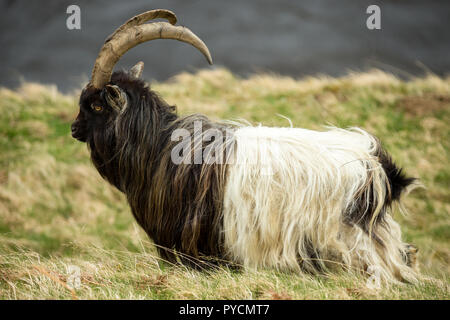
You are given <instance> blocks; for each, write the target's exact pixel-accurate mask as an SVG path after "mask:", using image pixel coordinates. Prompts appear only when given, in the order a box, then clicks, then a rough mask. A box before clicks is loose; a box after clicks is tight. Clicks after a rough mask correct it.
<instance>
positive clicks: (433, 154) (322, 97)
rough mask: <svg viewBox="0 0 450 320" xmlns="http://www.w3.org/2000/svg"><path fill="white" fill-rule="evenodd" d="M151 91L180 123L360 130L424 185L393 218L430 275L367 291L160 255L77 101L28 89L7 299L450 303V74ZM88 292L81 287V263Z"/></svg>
mask: <svg viewBox="0 0 450 320" xmlns="http://www.w3.org/2000/svg"><path fill="white" fill-rule="evenodd" d="M152 87H153V89H155V90H157V91H159V92H160V94H161V95H162V96H163V97H164V98H165V99H166V100H167V101H168V102H169V103H171V104H176V105H177V106H178V108H179V112H180V113H181V114H189V113H193V112H201V113H204V114H206V115H208V116H210V117H211V118H213V119H247V120H249V121H252V122H255V123H256V122H263V123H264V124H266V125H271V126H288V125H289V122H288V121H287V120H286V118H283V117H282V116H286V117H288V118H290V119H291V120H292V122H293V124H294V125H295V126H298V127H305V128H310V129H321V128H322V126H323V125H327V124H328V125H330V124H331V125H336V126H342V127H347V126H359V127H362V128H365V129H367V130H368V131H369V132H371V133H373V134H375V135H377V136H378V137H379V138H380V139H381V140H382V141H383V143H384V145H385V147H386V148H387V149H388V150H389V151H390V153H391V154H392V155H393V157H394V158H395V159H396V161H397V162H398V163H399V164H400V165H402V166H404V167H405V168H406V169H407V172H408V174H410V175H412V176H415V177H419V178H420V179H421V181H422V183H423V184H424V185H425V186H426V189H420V190H417V191H414V192H413V193H412V194H411V195H410V196H409V197H408V198H407V200H406V201H405V206H406V209H407V210H408V211H409V212H410V214H409V215H408V216H406V217H405V216H402V215H400V214H399V213H398V212H395V216H396V219H398V220H399V221H400V222H401V225H402V228H403V232H404V238H405V240H406V241H408V242H412V243H414V244H416V245H417V246H418V247H419V249H420V252H419V253H420V255H419V261H420V266H421V270H422V273H423V274H424V275H425V276H426V279H425V280H424V281H422V282H421V283H420V284H418V285H411V284H403V285H392V286H389V287H384V288H382V289H380V290H373V289H369V288H368V287H367V286H366V285H365V283H366V279H364V278H361V276H359V275H355V274H344V273H342V274H337V275H329V276H314V277H313V276H309V275H297V274H291V273H283V272H279V271H276V270H259V271H255V270H248V271H236V270H230V269H226V268H222V269H220V270H215V271H203V272H200V271H194V270H189V269H186V268H184V267H181V266H172V265H169V264H168V263H165V262H163V261H161V260H160V259H159V257H158V256H157V254H156V251H155V248H154V246H153V244H152V243H151V241H149V240H148V239H147V237H146V235H145V234H144V233H143V232H142V231H141V230H140V229H139V227H138V226H137V224H136V223H135V222H134V221H133V218H132V215H131V213H130V210H129V208H128V205H127V203H126V200H125V198H124V196H123V195H122V194H120V193H119V192H118V191H117V190H115V189H113V188H112V187H110V186H109V185H108V184H107V183H106V182H105V181H103V180H102V179H101V178H100V177H99V175H98V173H97V172H96V170H95V169H94V168H93V166H92V165H91V163H90V160H89V156H88V152H87V150H86V146H85V145H84V144H81V143H79V142H77V141H75V140H74V139H72V138H71V137H70V123H71V121H72V120H73V119H74V117H75V115H76V113H77V109H78V107H77V96H78V94H79V92H75V93H74V94H73V95H63V94H61V93H59V92H58V91H57V90H56V88H55V87H48V86H47V87H46V86H42V85H39V84H33V83H25V84H23V85H22V87H20V88H18V89H17V90H15V91H11V90H8V89H5V88H0V114H1V116H0V299H449V298H450V294H449V291H450V290H449V288H450V285H449V284H450V268H449V258H450V215H449V212H450V192H449V191H450V190H449V189H450V188H449V186H450V166H449V164H450V161H449V160H450V159H449V157H450V155H449V150H450V129H449V123H450V78H446V79H443V78H439V77H436V76H433V75H429V76H427V77H424V78H417V79H411V80H409V81H407V82H404V81H401V80H398V79H396V78H395V77H393V76H392V75H389V74H386V73H383V72H381V71H377V70H373V71H370V72H367V73H360V74H349V75H348V76H345V77H342V78H329V77H316V78H304V79H300V80H295V79H292V78H288V77H280V76H277V75H267V74H265V75H255V76H252V77H250V78H248V79H241V78H238V77H236V76H234V75H233V74H231V73H230V72H229V71H227V70H224V69H216V70H213V71H200V72H198V73H196V74H187V73H183V74H180V75H178V76H176V77H175V78H174V79H172V80H171V81H168V82H164V83H154V84H152ZM72 266H76V267H78V268H79V270H80V272H81V287H80V288H78V289H71V288H70V287H69V286H68V285H67V281H68V280H69V278H70V276H71V273H70V272H71V271H70V270H71V268H73V267H72Z"/></svg>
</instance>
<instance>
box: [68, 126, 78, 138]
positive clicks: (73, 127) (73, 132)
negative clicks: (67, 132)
mask: <svg viewBox="0 0 450 320" xmlns="http://www.w3.org/2000/svg"><path fill="white" fill-rule="evenodd" d="M70 129H71V131H72V136H74V135H76V134H77V131H78V126H76V125H74V124H72V126H71V127H70Z"/></svg>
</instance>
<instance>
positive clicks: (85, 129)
mask: <svg viewBox="0 0 450 320" xmlns="http://www.w3.org/2000/svg"><path fill="white" fill-rule="evenodd" d="M79 105H80V112H79V113H78V116H77V118H76V119H75V121H74V122H73V123H72V137H74V138H75V139H77V140H79V141H81V142H89V141H91V140H92V138H93V137H94V136H95V134H96V132H98V133H100V132H105V131H106V129H107V127H108V126H111V125H113V123H114V120H115V119H116V117H117V115H118V114H119V113H120V112H121V110H123V109H124V108H126V107H127V105H128V98H127V93H126V92H125V91H124V90H122V89H121V88H120V87H119V86H117V85H113V84H108V85H106V86H105V88H104V89H102V90H99V89H94V88H91V87H86V88H85V89H84V90H83V92H82V93H81V96H80V102H79Z"/></svg>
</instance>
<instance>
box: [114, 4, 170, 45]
mask: <svg viewBox="0 0 450 320" xmlns="http://www.w3.org/2000/svg"><path fill="white" fill-rule="evenodd" d="M153 19H167V20H168V21H169V22H170V24H173V25H174V24H176V23H177V16H176V15H175V13H173V12H172V11H170V10H165V9H156V10H150V11H147V12H144V13H141V14H138V15H137V16H134V17H133V18H131V19H128V21H127V22H125V23H124V24H123V25H121V26H120V27H119V28H117V29H116V31H114V32H113V33H112V34H111V35H110V36H109V37H108V38H106V41H108V40H110V39H111V38H112V37H114V35H115V34H116V33H119V32H121V31H123V30H125V29H126V28H128V27H134V26H138V25H140V24H143V23H145V22H147V21H150V20H153Z"/></svg>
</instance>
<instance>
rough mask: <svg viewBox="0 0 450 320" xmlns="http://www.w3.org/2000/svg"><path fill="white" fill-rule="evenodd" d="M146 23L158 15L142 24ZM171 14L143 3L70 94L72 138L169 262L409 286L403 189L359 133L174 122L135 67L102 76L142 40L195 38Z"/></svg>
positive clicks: (383, 155) (411, 251) (194, 119)
mask: <svg viewBox="0 0 450 320" xmlns="http://www.w3.org/2000/svg"><path fill="white" fill-rule="evenodd" d="M155 18H165V19H167V20H168V21H169V22H170V23H167V22H154V23H149V24H145V22H146V21H148V20H151V19H155ZM175 23H176V17H175V15H174V14H173V13H172V12H170V11H167V10H152V11H148V12H145V13H142V14H140V15H137V16H135V17H133V18H132V19H130V20H128V21H127V22H126V23H125V24H123V25H122V26H121V27H119V28H118V29H117V30H116V31H115V32H114V33H113V34H112V35H111V36H109V37H108V38H107V40H106V42H105V44H104V45H103V47H102V49H101V51H100V53H99V55H98V57H97V60H96V61H95V65H94V68H93V71H92V78H91V80H90V82H89V83H88V84H87V86H86V87H85V88H84V89H83V91H82V93H81V96H80V102H79V104H80V112H79V114H78V116H77V118H76V120H75V121H74V123H73V124H72V136H73V137H74V138H76V139H78V140H79V141H82V142H86V143H87V145H88V147H89V149H90V152H91V158H92V161H93V163H94V165H95V167H96V168H97V170H98V171H99V173H100V174H101V175H102V177H104V178H105V179H106V180H107V181H109V182H110V183H111V184H112V185H114V186H115V187H117V188H118V189H119V190H120V191H122V192H123V193H124V194H125V195H126V197H127V199H128V202H129V204H130V206H131V210H132V213H133V215H134V217H135V219H136V221H137V222H138V223H139V225H140V226H141V227H142V228H143V229H144V230H145V232H146V233H147V234H148V236H149V237H150V238H151V239H152V240H153V241H154V243H155V245H156V246H157V248H158V251H159V253H160V255H161V256H162V257H163V258H165V259H167V260H169V261H172V262H181V263H186V264H188V265H193V266H195V265H209V264H216V263H219V262H221V261H229V262H231V263H232V264H234V265H243V266H244V267H249V268H265V267H269V268H277V269H281V270H294V271H305V272H312V273H315V272H325V271H328V270H333V269H335V268H336V267H338V268H342V267H343V268H347V269H352V270H353V269H356V270H360V271H361V272H363V273H364V272H369V273H370V272H378V275H379V277H380V278H381V279H383V280H385V281H397V280H407V281H415V280H416V279H417V276H418V273H417V272H416V271H415V270H414V269H415V268H413V266H412V265H411V264H412V262H413V261H415V253H416V251H417V249H416V248H415V247H414V246H412V245H409V244H406V243H404V242H403V241H402V239H401V230H400V226H399V224H398V223H397V222H395V221H394V220H393V218H392V215H391V213H390V212H391V206H392V205H393V204H394V202H398V201H399V200H400V196H401V195H402V193H404V191H405V190H407V189H411V187H412V186H414V183H413V182H414V180H415V179H413V178H407V177H406V176H405V175H404V174H403V172H402V170H401V169H400V168H398V167H397V166H396V165H395V164H394V163H393V161H392V160H391V157H390V156H389V155H388V153H387V152H386V151H385V150H383V148H382V147H381V145H380V142H379V141H378V140H377V139H376V138H375V137H373V136H372V135H370V134H368V133H367V132H365V131H363V130H361V129H358V128H352V129H348V130H344V129H338V128H328V129H327V130H326V131H312V130H306V129H300V128H270V127H264V126H256V127H254V126H248V125H242V124H237V123H232V122H213V121H211V120H209V119H208V118H206V117H204V116H202V115H190V116H185V117H180V116H178V115H177V113H176V110H175V107H174V106H171V105H169V104H167V103H166V102H165V101H164V100H163V99H162V98H161V97H159V96H158V95H157V94H156V93H155V92H154V91H152V90H150V88H149V87H148V85H147V84H146V83H145V82H144V81H142V80H140V79H139V77H140V75H141V73H142V69H143V63H142V62H139V63H138V64H137V65H136V66H134V67H133V68H132V69H131V70H130V71H129V72H121V71H119V72H115V73H112V71H113V68H114V65H115V64H116V62H117V61H118V60H119V59H120V57H121V56H122V55H123V54H124V53H125V52H126V51H128V50H129V49H131V48H133V47H135V46H136V45H138V44H140V43H142V42H146V41H150V40H153V39H176V40H179V41H183V42H186V43H189V44H191V45H192V46H194V47H195V48H197V49H198V50H199V51H200V52H202V53H203V55H204V56H205V57H206V58H207V60H208V62H209V63H210V64H211V63H212V61H211V56H210V53H209V50H208V48H207V47H206V45H205V44H204V43H203V42H202V40H200V39H199V38H198V37H197V36H196V35H195V34H193V33H192V32H191V31H190V30H189V29H187V28H185V27H180V26H175Z"/></svg>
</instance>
